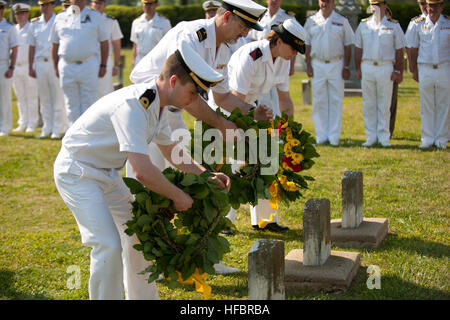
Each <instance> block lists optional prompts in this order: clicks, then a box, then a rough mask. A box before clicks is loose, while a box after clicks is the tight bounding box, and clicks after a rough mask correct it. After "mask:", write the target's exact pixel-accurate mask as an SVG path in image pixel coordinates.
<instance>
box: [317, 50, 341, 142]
mask: <svg viewBox="0 0 450 320" xmlns="http://www.w3.org/2000/svg"><path fill="white" fill-rule="evenodd" d="M343 64H344V61H343V60H338V61H334V62H330V63H325V62H322V61H320V60H316V59H313V60H312V67H313V70H314V77H313V78H312V87H313V110H312V119H313V122H314V131H315V135H316V141H317V143H323V142H326V141H329V142H330V143H331V144H338V143H339V139H340V137H341V129H342V106H343V104H344V80H343V79H342V68H343Z"/></svg>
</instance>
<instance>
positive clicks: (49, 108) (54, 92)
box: [35, 59, 67, 135]
mask: <svg viewBox="0 0 450 320" xmlns="http://www.w3.org/2000/svg"><path fill="white" fill-rule="evenodd" d="M35 68H36V79H37V88H38V94H39V101H40V104H41V116H42V123H43V126H42V132H43V133H44V134H45V135H48V134H50V133H54V134H57V135H60V134H62V133H63V132H64V131H65V129H66V127H67V115H66V108H65V106H64V98H63V92H62V89H61V87H60V85H59V80H58V78H57V77H56V75H55V71H54V70H53V66H52V62H51V60H50V59H48V61H43V60H40V59H36V62H35Z"/></svg>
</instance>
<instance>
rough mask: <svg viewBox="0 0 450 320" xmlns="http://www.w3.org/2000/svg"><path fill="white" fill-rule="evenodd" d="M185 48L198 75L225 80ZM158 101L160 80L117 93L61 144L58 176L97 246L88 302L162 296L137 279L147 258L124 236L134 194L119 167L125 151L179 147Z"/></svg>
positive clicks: (83, 230) (84, 233)
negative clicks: (151, 144)
mask: <svg viewBox="0 0 450 320" xmlns="http://www.w3.org/2000/svg"><path fill="white" fill-rule="evenodd" d="M179 51H180V52H181V56H182V57H183V59H185V61H184V62H185V63H186V64H187V65H188V67H189V69H190V70H192V72H193V73H194V74H195V75H196V76H197V77H198V78H200V79H202V80H204V81H207V82H217V81H220V80H222V78H223V77H222V76H221V75H220V74H218V73H217V72H215V71H214V70H212V68H210V67H209V66H208V65H206V63H205V62H204V61H202V60H201V58H200V57H199V56H198V55H197V56H196V53H195V52H193V51H192V49H191V48H190V47H189V46H188V45H182V46H180V47H179ZM188 61H190V63H188ZM144 98H145V99H144ZM165 99H167V97H165ZM160 101H161V98H160V92H159V91H158V87H157V85H156V83H155V80H151V81H150V82H149V83H141V84H134V85H131V86H128V87H125V88H123V89H120V90H117V91H115V92H112V93H110V94H108V95H107V96H105V97H103V98H101V99H100V100H98V101H97V102H96V103H95V104H93V105H92V106H91V107H90V108H89V109H88V110H87V111H86V112H85V113H83V115H81V116H80V117H79V118H78V120H77V121H75V123H74V124H73V125H72V126H71V127H70V128H69V130H68V131H67V133H66V135H65V137H64V138H63V140H62V148H61V151H60V152H59V154H58V157H57V159H56V161H55V164H54V179H55V183H56V186H57V189H58V192H59V193H60V195H61V197H62V198H63V200H64V202H65V203H66V205H67V206H68V207H69V209H70V210H71V211H72V213H73V215H74V216H75V219H76V221H77V224H78V228H79V230H80V234H81V239H82V243H83V244H84V245H86V246H90V247H92V251H91V259H90V263H91V266H90V278H89V297H90V299H123V294H124V291H125V298H126V299H159V295H158V291H157V288H156V285H155V283H154V282H152V283H150V284H149V283H148V282H147V276H146V275H142V274H139V273H140V272H141V271H142V270H144V269H145V268H147V267H148V261H146V260H145V259H144V257H143V255H142V254H141V253H140V252H138V251H137V250H135V249H134V248H133V245H135V244H137V238H136V236H132V237H130V236H128V235H126V234H125V232H124V229H125V228H126V226H125V222H126V221H128V220H129V219H130V218H131V205H130V202H131V201H132V195H131V194H130V191H129V189H128V187H126V186H125V184H124V182H123V180H122V178H121V176H120V170H121V168H123V166H124V164H125V161H126V160H127V152H133V153H139V154H143V155H148V143H149V142H150V141H155V142H156V143H158V144H160V145H172V144H173V143H174V142H173V141H172V139H171V130H170V127H169V125H168V118H167V115H168V112H169V111H168V109H167V106H161V104H160ZM180 107H182V106H180ZM150 160H151V161H152V162H153V159H152V158H151V155H150ZM143 174H144V175H145V172H144V173H143ZM146 178H148V177H146Z"/></svg>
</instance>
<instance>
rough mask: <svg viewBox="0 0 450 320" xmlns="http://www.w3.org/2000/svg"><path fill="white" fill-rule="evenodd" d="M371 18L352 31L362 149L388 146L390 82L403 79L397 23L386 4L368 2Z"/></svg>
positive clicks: (401, 41)
mask: <svg viewBox="0 0 450 320" xmlns="http://www.w3.org/2000/svg"><path fill="white" fill-rule="evenodd" d="M370 4H371V6H370V7H371V10H372V13H373V14H372V16H370V17H369V18H367V19H363V20H362V21H361V23H360V24H359V26H358V28H357V29H356V32H355V66H356V74H355V76H356V78H357V79H362V81H361V87H362V98H363V118H364V128H365V130H366V141H365V142H364V143H363V146H364V147H370V146H373V145H374V144H375V143H377V141H378V143H380V144H381V146H383V147H389V146H390V145H391V144H390V143H389V137H390V133H389V119H390V106H391V99H392V88H393V86H392V81H395V82H398V83H400V82H402V79H403V63H404V57H403V48H404V46H405V44H404V43H405V36H404V34H403V31H402V29H401V27H400V24H399V23H398V21H395V20H393V19H391V20H388V19H387V18H386V14H385V13H386V6H387V5H386V1H384V0H370ZM361 62H362V63H361Z"/></svg>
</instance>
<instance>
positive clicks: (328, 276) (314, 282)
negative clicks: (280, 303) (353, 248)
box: [284, 249, 360, 292]
mask: <svg viewBox="0 0 450 320" xmlns="http://www.w3.org/2000/svg"><path fill="white" fill-rule="evenodd" d="M359 266H360V254H359V253H358V252H343V251H331V255H330V256H329V258H328V259H327V261H325V263H324V264H323V265H321V266H304V265H303V250H302V249H296V250H292V251H291V252H289V254H288V255H287V256H286V258H285V276H284V282H285V289H286V292H295V291H299V290H303V289H308V290H312V291H324V292H336V291H343V292H345V291H347V289H348V288H349V287H350V285H351V283H352V280H353V278H354V277H355V275H356V273H357V272H358V268H359Z"/></svg>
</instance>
